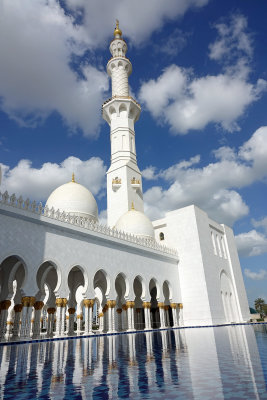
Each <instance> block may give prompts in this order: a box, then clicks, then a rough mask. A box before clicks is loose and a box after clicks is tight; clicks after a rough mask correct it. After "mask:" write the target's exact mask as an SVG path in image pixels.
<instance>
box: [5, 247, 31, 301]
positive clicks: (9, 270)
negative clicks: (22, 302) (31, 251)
mask: <svg viewBox="0 0 267 400" xmlns="http://www.w3.org/2000/svg"><path fill="white" fill-rule="evenodd" d="M27 274H28V269H27V266H26V263H25V261H24V259H23V258H22V257H20V256H18V255H15V254H12V255H8V256H7V257H5V258H4V259H3V260H2V262H1V265H0V282H1V288H0V299H2V300H6V299H11V298H12V297H14V296H15V295H16V293H15V294H14V288H13V282H14V280H16V281H17V288H16V292H17V293H19V294H20V296H19V297H21V288H22V286H23V284H24V282H25V279H26V278H27Z"/></svg>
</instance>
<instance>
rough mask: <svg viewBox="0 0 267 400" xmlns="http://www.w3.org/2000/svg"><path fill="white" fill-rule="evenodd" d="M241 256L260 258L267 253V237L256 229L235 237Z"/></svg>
mask: <svg viewBox="0 0 267 400" xmlns="http://www.w3.org/2000/svg"><path fill="white" fill-rule="evenodd" d="M235 240H236V245H237V249H238V252H239V254H240V256H243V257H252V256H259V255H261V254H264V253H266V252H267V237H266V236H265V235H263V234H262V233H259V232H257V231H256V230H255V229H253V230H251V231H249V232H245V233H240V234H239V235H237V236H236V237H235Z"/></svg>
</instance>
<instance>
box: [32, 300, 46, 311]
mask: <svg viewBox="0 0 267 400" xmlns="http://www.w3.org/2000/svg"><path fill="white" fill-rule="evenodd" d="M43 306H44V303H43V301H36V302H35V303H34V305H33V307H34V308H35V310H41V309H42V308H43Z"/></svg>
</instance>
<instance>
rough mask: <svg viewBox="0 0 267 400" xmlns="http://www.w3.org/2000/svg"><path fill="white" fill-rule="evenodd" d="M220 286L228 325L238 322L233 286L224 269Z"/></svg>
mask: <svg viewBox="0 0 267 400" xmlns="http://www.w3.org/2000/svg"><path fill="white" fill-rule="evenodd" d="M220 285H221V296H222V304H223V309H224V315H225V321H226V322H228V323H231V322H237V321H238V320H239V317H238V315H239V314H238V308H237V302H236V297H235V294H234V290H233V284H232V281H231V278H230V277H229V275H228V274H227V273H226V271H225V270H224V269H223V270H222V271H221V273H220Z"/></svg>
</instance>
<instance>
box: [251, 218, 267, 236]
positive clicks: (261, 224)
mask: <svg viewBox="0 0 267 400" xmlns="http://www.w3.org/2000/svg"><path fill="white" fill-rule="evenodd" d="M251 222H252V225H253V226H254V227H255V228H263V229H264V231H265V232H266V233H267V217H265V218H262V219H260V220H258V221H257V220H255V219H252V221H251Z"/></svg>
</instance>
